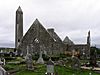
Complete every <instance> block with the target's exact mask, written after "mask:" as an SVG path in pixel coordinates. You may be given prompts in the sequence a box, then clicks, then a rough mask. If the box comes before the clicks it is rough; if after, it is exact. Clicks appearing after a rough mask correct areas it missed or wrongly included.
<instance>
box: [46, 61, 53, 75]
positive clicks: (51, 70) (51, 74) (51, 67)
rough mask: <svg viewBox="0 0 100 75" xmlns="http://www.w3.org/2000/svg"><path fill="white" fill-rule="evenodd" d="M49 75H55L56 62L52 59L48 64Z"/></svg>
mask: <svg viewBox="0 0 100 75" xmlns="http://www.w3.org/2000/svg"><path fill="white" fill-rule="evenodd" d="M47 75H54V62H53V61H52V60H51V59H50V60H49V61H48V62H47Z"/></svg>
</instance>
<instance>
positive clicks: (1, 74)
mask: <svg viewBox="0 0 100 75" xmlns="http://www.w3.org/2000/svg"><path fill="white" fill-rule="evenodd" d="M0 75H7V71H6V70H5V69H4V68H2V67H1V66H0Z"/></svg>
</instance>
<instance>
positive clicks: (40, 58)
mask: <svg viewBox="0 0 100 75" xmlns="http://www.w3.org/2000/svg"><path fill="white" fill-rule="evenodd" d="M37 63H38V64H44V60H43V58H42V51H40V54H39V59H38V60H37Z"/></svg>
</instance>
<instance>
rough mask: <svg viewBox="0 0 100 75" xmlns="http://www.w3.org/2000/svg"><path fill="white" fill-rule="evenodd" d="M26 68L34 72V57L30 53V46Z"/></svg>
mask: <svg viewBox="0 0 100 75" xmlns="http://www.w3.org/2000/svg"><path fill="white" fill-rule="evenodd" d="M26 66H27V69H28V70H33V69H34V68H33V62H32V55H31V54H30V53H29V46H27V55H26Z"/></svg>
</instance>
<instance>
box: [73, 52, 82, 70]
mask: <svg viewBox="0 0 100 75" xmlns="http://www.w3.org/2000/svg"><path fill="white" fill-rule="evenodd" d="M74 55H75V50H73V51H72V64H71V67H72V69H75V70H79V69H80V67H81V63H80V60H79V59H78V58H77V57H76V56H74Z"/></svg>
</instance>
